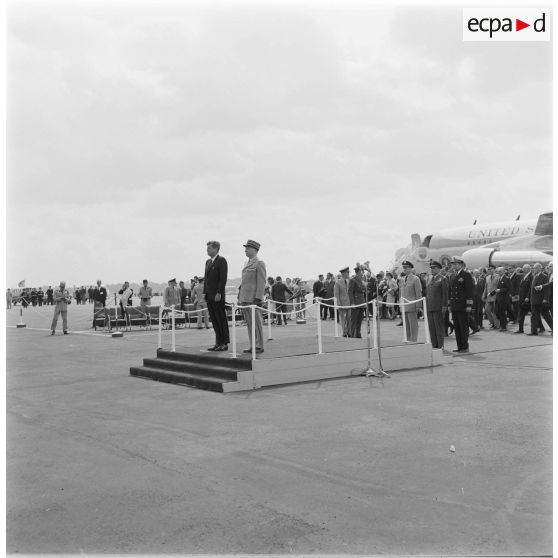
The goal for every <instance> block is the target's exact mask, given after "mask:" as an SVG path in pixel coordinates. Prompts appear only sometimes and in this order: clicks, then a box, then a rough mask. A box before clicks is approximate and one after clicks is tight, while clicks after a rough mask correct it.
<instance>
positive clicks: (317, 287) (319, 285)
mask: <svg viewBox="0 0 558 558" xmlns="http://www.w3.org/2000/svg"><path fill="white" fill-rule="evenodd" d="M312 292H313V293H314V297H316V296H321V297H323V296H324V284H323V282H322V281H319V280H318V281H314V284H313V285H312Z"/></svg>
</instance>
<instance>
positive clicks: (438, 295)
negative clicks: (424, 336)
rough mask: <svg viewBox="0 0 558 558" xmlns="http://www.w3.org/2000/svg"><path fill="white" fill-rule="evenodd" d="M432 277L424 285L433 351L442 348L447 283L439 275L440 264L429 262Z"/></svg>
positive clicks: (446, 303)
mask: <svg viewBox="0 0 558 558" xmlns="http://www.w3.org/2000/svg"><path fill="white" fill-rule="evenodd" d="M430 270H431V272H432V275H431V276H430V277H429V279H428V281H427V285H426V308H427V314H428V329H429V331H430V342H431V343H432V348H433V349H443V348H444V315H445V313H446V310H447V307H448V290H449V289H448V282H447V280H446V278H445V277H444V276H443V275H442V274H441V273H440V271H442V264H441V263H440V262H434V261H432V262H430Z"/></svg>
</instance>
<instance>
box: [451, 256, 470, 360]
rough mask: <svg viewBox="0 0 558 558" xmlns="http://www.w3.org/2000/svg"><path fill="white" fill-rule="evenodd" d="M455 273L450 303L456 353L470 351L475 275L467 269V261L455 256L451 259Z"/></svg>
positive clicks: (452, 280) (452, 279)
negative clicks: (469, 319) (469, 320)
mask: <svg viewBox="0 0 558 558" xmlns="http://www.w3.org/2000/svg"><path fill="white" fill-rule="evenodd" d="M451 266H452V269H453V271H454V275H453V277H452V278H451V281H450V294H449V305H450V308H451V314H452V316H453V326H454V328H455V340H456V341H457V349H455V350H454V351H453V352H454V353H468V352H469V324H468V320H467V314H468V313H470V312H471V311H472V309H473V277H472V276H471V274H470V273H469V272H468V271H466V270H465V262H464V261H463V260H462V259H460V258H456V257H454V258H453V259H452V260H451Z"/></svg>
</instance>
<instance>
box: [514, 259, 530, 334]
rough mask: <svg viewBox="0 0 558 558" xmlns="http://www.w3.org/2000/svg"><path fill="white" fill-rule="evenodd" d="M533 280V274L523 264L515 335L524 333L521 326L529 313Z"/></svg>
mask: <svg viewBox="0 0 558 558" xmlns="http://www.w3.org/2000/svg"><path fill="white" fill-rule="evenodd" d="M532 280H533V274H532V273H531V266H530V265H529V264H525V265H524V266H523V278H522V279H521V282H520V283H519V306H518V308H519V310H518V314H517V323H518V325H519V329H518V330H517V331H516V332H515V333H524V331H523V324H524V323H525V316H526V315H527V314H528V313H529V309H530V308H531V299H530V298H529V297H530V296H531V281H532Z"/></svg>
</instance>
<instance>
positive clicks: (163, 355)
mask: <svg viewBox="0 0 558 558" xmlns="http://www.w3.org/2000/svg"><path fill="white" fill-rule="evenodd" d="M221 355H222V356H221ZM157 358H160V359H165V360H173V361H180V362H198V363H203V364H208V365H213V366H219V367H225V368H229V369H234V370H252V360H251V359H250V358H249V357H240V358H232V357H230V356H229V355H228V354H223V353H219V355H216V354H214V353H211V352H206V351H199V352H198V353H181V352H179V351H176V352H174V351H167V350H165V349H157Z"/></svg>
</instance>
